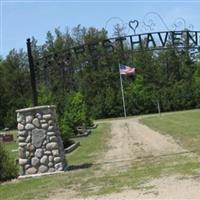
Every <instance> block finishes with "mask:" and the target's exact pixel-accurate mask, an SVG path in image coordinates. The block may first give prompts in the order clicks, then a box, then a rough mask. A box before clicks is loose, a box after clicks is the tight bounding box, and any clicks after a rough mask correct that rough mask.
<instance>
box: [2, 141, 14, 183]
mask: <svg viewBox="0 0 200 200" xmlns="http://www.w3.org/2000/svg"><path fill="white" fill-rule="evenodd" d="M0 158H1V159H0V182H1V181H6V180H10V179H12V178H16V177H17V172H18V169H17V166H16V165H15V164H14V162H13V160H12V159H11V158H10V157H9V154H8V152H7V151H6V150H5V149H4V147H3V145H2V144H1V143H0Z"/></svg>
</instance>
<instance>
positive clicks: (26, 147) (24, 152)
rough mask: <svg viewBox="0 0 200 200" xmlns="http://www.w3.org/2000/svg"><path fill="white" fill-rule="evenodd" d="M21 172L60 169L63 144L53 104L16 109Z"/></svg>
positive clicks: (63, 156) (25, 173) (62, 163)
mask: <svg viewBox="0 0 200 200" xmlns="http://www.w3.org/2000/svg"><path fill="white" fill-rule="evenodd" d="M16 112H17V122H18V125H17V128H18V141H19V165H20V175H30V174H38V173H45V172H55V171H63V170H64V169H65V168H66V166H67V164H66V161H65V155H64V148H63V143H62V140H61V136H60V131H59V129H58V126H57V117H56V107H55V106H36V107H32V108H25V109H21V110H17V111H16Z"/></svg>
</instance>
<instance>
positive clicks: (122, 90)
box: [119, 64, 126, 118]
mask: <svg viewBox="0 0 200 200" xmlns="http://www.w3.org/2000/svg"><path fill="white" fill-rule="evenodd" d="M119 77H120V84H121V92H122V101H123V108H124V117H125V118H126V105H125V100H124V87H123V84H122V76H121V73H120V64H119Z"/></svg>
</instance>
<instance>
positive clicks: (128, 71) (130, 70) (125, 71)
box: [119, 64, 135, 75]
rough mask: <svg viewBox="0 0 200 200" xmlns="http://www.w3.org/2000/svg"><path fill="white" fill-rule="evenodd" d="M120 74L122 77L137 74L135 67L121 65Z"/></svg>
mask: <svg viewBox="0 0 200 200" xmlns="http://www.w3.org/2000/svg"><path fill="white" fill-rule="evenodd" d="M119 73H120V74H121V75H133V74H135V67H129V66H126V65H122V64H120V65H119Z"/></svg>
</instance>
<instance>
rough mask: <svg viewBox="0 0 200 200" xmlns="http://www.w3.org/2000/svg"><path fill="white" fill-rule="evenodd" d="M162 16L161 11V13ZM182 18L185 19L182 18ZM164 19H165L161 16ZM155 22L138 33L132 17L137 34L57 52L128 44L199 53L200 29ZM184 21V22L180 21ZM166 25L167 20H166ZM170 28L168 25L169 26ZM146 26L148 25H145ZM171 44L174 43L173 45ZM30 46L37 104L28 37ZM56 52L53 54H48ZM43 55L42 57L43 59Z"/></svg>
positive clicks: (112, 48) (67, 53)
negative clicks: (160, 25)
mask: <svg viewBox="0 0 200 200" xmlns="http://www.w3.org/2000/svg"><path fill="white" fill-rule="evenodd" d="M158 17H159V18H160V19H162V18H161V17H160V15H158ZM181 20H183V19H182V18H181ZM161 21H162V22H163V23H164V21H163V20H161ZM150 22H151V25H148V24H145V23H143V26H144V25H145V27H148V28H149V29H150V31H149V32H146V33H141V34H136V30H137V28H139V21H137V20H132V21H130V22H129V23H128V25H129V29H132V31H133V32H134V34H133V35H125V36H119V37H111V38H108V39H105V40H99V41H97V42H95V43H87V44H83V45H79V46H75V47H72V48H69V49H67V50H66V51H64V52H63V51H62V52H57V54H59V53H61V54H65V56H66V57H67V60H70V59H71V57H73V56H75V57H79V56H80V55H81V56H83V55H84V54H85V53H86V52H92V53H94V52H95V51H97V49H98V48H99V47H101V48H103V49H104V50H105V51H108V52H109V53H112V52H115V49H116V48H118V49H119V48H121V50H123V49H124V47H125V45H126V46H128V47H129V49H130V50H131V51H132V52H138V51H154V50H166V49H175V48H176V49H190V53H191V55H193V54H196V53H199V51H200V31H193V30H192V31H191V30H189V29H188V28H187V27H186V26H185V21H184V20H183V21H182V22H183V24H184V27H183V30H176V29H177V27H178V25H177V24H174V27H175V30H171V31H170V30H167V31H159V32H154V31H152V30H153V28H152V26H154V25H155V24H154V23H152V21H151V20H150ZM179 24H180V23H179ZM164 25H165V27H167V26H166V24H164ZM167 29H168V27H167ZM145 30H146V28H145ZM169 44H170V45H169ZM27 50H28V58H29V67H30V77H31V86H32V102H33V105H34V106H36V105H37V104H38V100H37V89H36V77H35V66H34V61H33V56H32V52H31V41H30V39H27ZM51 56H55V55H52V54H49V55H47V56H46V58H49V57H51ZM43 58H44V57H41V58H39V59H43Z"/></svg>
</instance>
